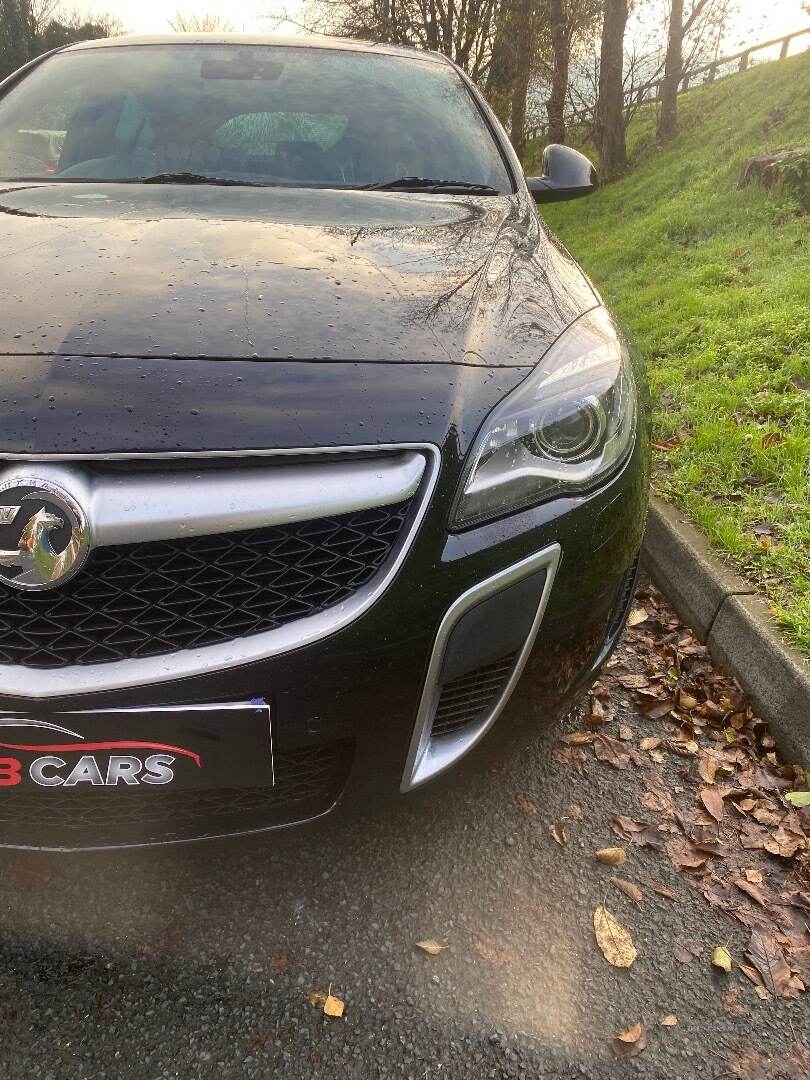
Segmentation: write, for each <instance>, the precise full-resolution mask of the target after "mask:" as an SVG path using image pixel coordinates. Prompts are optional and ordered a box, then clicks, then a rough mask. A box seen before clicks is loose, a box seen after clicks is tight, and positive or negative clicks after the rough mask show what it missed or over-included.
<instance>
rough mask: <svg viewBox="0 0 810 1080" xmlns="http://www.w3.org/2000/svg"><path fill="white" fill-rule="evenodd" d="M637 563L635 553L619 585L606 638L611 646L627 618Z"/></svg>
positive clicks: (636, 572)
mask: <svg viewBox="0 0 810 1080" xmlns="http://www.w3.org/2000/svg"><path fill="white" fill-rule="evenodd" d="M638 564H639V556H638V555H636V557H635V559H633V561H632V562H631V563H630V566H629V567H628V568H627V572H626V574H625V575H624V578H623V579H622V583H621V585H620V586H619V592H618V595H617V597H616V604H615V607H614V608H613V615H612V616H611V619H610V625H609V626H608V632H607V638H606V640H607V642H608V643H609V646H610V647H611V648H612V647H613V645H614V643H615V641H616V639H617V638H618V636H619V634H620V633H621V632H622V630H623V629H624V622H625V619H626V618H627V613H628V612H629V610H630V605H631V604H632V602H633V594H634V593H635V590H636V577H637V575H638Z"/></svg>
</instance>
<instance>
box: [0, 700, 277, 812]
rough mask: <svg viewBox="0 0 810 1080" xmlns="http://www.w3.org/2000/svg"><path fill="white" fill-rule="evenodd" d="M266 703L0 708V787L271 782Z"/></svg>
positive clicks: (185, 786)
mask: <svg viewBox="0 0 810 1080" xmlns="http://www.w3.org/2000/svg"><path fill="white" fill-rule="evenodd" d="M274 782H275V777H274V770H273V730H272V717H271V712H270V706H269V705H268V704H267V703H266V702H265V701H264V700H263V699H258V700H255V701H251V702H241V703H231V704H217V705H193V706H165V705H164V706H154V707H146V708H135V709H107V710H92V711H87V712H75V711H72V712H44V711H43V712H42V713H37V714H36V715H34V714H28V713H16V712H10V711H8V710H4V711H0V793H2V792H5V793H6V794H11V793H13V792H14V791H23V790H25V791H36V790H37V789H40V790H42V791H45V790H46V789H49V788H50V789H55V788H58V789H59V790H60V791H62V790H64V791H69V790H70V789H72V788H73V789H76V790H79V791H82V790H84V791H86V790H88V789H89V788H107V789H109V788H119V789H121V788H124V787H127V788H134V787H136V786H137V787H141V788H143V789H146V790H149V789H162V790H164V791H165V790H169V789H170V790H183V789H184V790H200V789H205V788H240V787H271V786H272V785H273V784H274Z"/></svg>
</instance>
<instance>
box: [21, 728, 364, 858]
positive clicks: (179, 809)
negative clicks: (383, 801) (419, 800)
mask: <svg viewBox="0 0 810 1080" xmlns="http://www.w3.org/2000/svg"><path fill="white" fill-rule="evenodd" d="M353 752H354V743H353V741H352V740H351V739H344V740H342V741H340V742H334V743H326V744H323V745H321V746H313V747H304V748H299V749H295V750H282V751H279V752H277V753H276V754H275V758H274V765H275V777H276V784H275V787H260V788H227V789H226V788H222V789H213V790H211V791H175V792H172V791H160V790H157V789H155V788H151V789H150V788H147V787H145V786H144V787H126V788H121V787H117V788H115V789H113V790H106V789H104V788H94V789H92V790H89V791H77V790H72V791H70V792H67V791H65V790H64V789H63V788H48V789H43V790H40V791H36V792H16V793H15V794H14V795H13V796H12V795H8V794H5V795H3V796H2V797H0V844H14V845H25V846H37V845H41V846H58V847H61V846H64V847H71V846H77V847H81V846H94V847H95V846H105V845H109V844H137V843H148V842H155V841H161V840H174V839H188V838H191V837H198V836H213V835H217V834H222V833H228V832H239V831H245V830H250V829H260V828H269V827H272V826H274V825H280V824H286V823H289V822H293V821H300V820H304V819H306V818H309V817H314V816H316V815H318V814H321V813H323V812H324V811H326V810H328V809H329V808H330V807H331V806H332V805H333V804H334V802H335V801H336V800H337V798H338V796H339V795H340V793H341V791H342V790H343V788H344V786H345V784H346V780H347V778H348V775H349V769H350V767H351V762H352V757H353Z"/></svg>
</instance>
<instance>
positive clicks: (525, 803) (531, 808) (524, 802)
mask: <svg viewBox="0 0 810 1080" xmlns="http://www.w3.org/2000/svg"><path fill="white" fill-rule="evenodd" d="M517 802H518V806H519V807H520V809H521V810H522V811H523V813H524V814H525V815H526V816H527V817H534V815H535V814H536V813H537V807H536V806H535V804H534V803H533V802H532V801H531V799H526V798H524V797H523V796H522V795H520V796H518V801H517Z"/></svg>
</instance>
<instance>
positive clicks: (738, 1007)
mask: <svg viewBox="0 0 810 1080" xmlns="http://www.w3.org/2000/svg"><path fill="white" fill-rule="evenodd" d="M720 1000H721V1001H722V1003H723V1008H724V1009H725V1010H726V1012H727V1013H728V1014H729V1016H748V1015H750V1014H749V1012H748V1009H746V1008H745V1006H744V1005H742V1004H741V1003H740V988H739V986H733V987H731V989H730V990H725V991H724V992H723V993H722V994H721V995H720Z"/></svg>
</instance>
